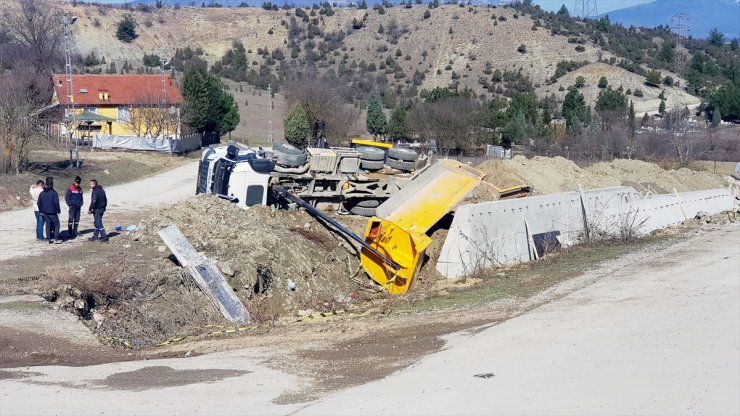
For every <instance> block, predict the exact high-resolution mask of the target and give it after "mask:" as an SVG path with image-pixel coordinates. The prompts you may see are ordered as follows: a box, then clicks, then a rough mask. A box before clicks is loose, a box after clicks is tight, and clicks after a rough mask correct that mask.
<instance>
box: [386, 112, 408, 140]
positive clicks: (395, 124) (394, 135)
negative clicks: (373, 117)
mask: <svg viewBox="0 0 740 416" xmlns="http://www.w3.org/2000/svg"><path fill="white" fill-rule="evenodd" d="M388 136H389V137H390V138H391V139H396V140H405V139H407V138H408V133H407V132H406V111H405V110H404V109H402V108H396V109H395V110H393V113H391V119H390V120H389V121H388Z"/></svg>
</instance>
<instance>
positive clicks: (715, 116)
mask: <svg viewBox="0 0 740 416" xmlns="http://www.w3.org/2000/svg"><path fill="white" fill-rule="evenodd" d="M721 121H722V114H720V111H719V108H715V109H714V111H712V127H717V126H719V123H720V122H721Z"/></svg>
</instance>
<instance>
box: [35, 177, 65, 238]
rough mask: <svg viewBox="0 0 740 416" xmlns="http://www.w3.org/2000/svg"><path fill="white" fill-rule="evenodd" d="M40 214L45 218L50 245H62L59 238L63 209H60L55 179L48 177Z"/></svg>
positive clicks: (40, 197) (39, 204)
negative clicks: (60, 218)
mask: <svg viewBox="0 0 740 416" xmlns="http://www.w3.org/2000/svg"><path fill="white" fill-rule="evenodd" d="M38 206H39V212H40V213H41V215H43V216H44V220H45V221H46V239H47V240H49V244H52V243H57V244H61V243H62V239H61V238H60V236H59V213H61V212H62V209H61V208H60V207H59V194H57V191H55V190H54V178H52V177H51V176H47V177H46V186H45V187H44V191H43V192H41V195H39V203H38Z"/></svg>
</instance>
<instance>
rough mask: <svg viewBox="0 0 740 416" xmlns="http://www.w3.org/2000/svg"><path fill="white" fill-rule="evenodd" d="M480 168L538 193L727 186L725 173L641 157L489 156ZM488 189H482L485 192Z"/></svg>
mask: <svg viewBox="0 0 740 416" xmlns="http://www.w3.org/2000/svg"><path fill="white" fill-rule="evenodd" d="M478 169H481V170H483V171H484V172H485V173H486V179H485V180H486V181H488V182H490V183H492V184H494V185H496V186H498V187H500V188H503V187H509V186H514V185H529V186H532V187H533V188H534V193H533V194H534V195H547V194H554V193H559V192H568V191H577V190H578V187H579V185H580V186H582V187H583V188H584V189H594V188H606V187H611V186H632V187H634V188H635V189H636V190H637V191H639V192H642V193H646V192H652V193H670V192H673V190H674V189H675V190H676V191H678V192H686V191H698V190H704V189H713V188H724V187H725V186H727V185H726V182H725V180H724V179H723V177H722V176H721V175H717V174H713V173H709V172H697V171H693V170H690V169H686V168H682V169H678V170H665V169H662V168H661V167H660V166H658V165H656V164H654V163H649V162H644V161H640V160H624V159H616V160H614V161H612V162H602V163H597V164H595V165H592V166H589V167H587V168H581V167H579V166H578V165H576V164H575V163H573V162H572V161H570V160H568V159H565V158H562V157H554V158H549V157H542V156H535V157H533V158H531V159H527V158H525V157H524V156H515V157H514V158H512V159H511V160H488V161H485V162H483V163H481V164H480V165H479V166H478ZM484 195H485V191H484V190H481V196H484Z"/></svg>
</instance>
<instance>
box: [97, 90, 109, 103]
mask: <svg viewBox="0 0 740 416" xmlns="http://www.w3.org/2000/svg"><path fill="white" fill-rule="evenodd" d="M98 99H99V100H100V101H108V99H109V98H108V91H98Z"/></svg>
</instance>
